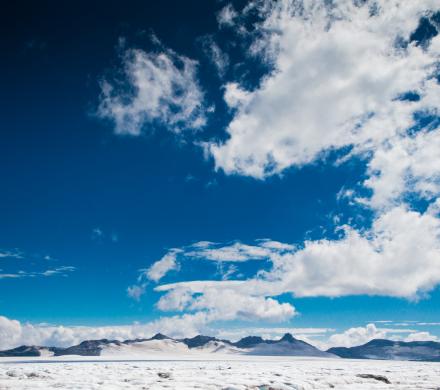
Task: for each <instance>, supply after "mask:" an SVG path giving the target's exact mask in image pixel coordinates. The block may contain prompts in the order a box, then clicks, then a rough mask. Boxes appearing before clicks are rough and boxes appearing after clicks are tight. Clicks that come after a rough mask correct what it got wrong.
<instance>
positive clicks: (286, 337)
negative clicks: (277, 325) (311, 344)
mask: <svg viewBox="0 0 440 390" xmlns="http://www.w3.org/2000/svg"><path fill="white" fill-rule="evenodd" d="M280 341H287V342H288V343H293V342H295V341H296V338H295V337H293V336H292V335H291V334H290V333H286V334H284V336H283V337H282V338H281V339H280Z"/></svg>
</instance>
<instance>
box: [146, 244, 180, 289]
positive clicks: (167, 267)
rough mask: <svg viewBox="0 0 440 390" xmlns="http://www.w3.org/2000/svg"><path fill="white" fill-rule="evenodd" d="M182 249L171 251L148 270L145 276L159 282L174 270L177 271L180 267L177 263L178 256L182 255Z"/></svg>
mask: <svg viewBox="0 0 440 390" xmlns="http://www.w3.org/2000/svg"><path fill="white" fill-rule="evenodd" d="M180 252H181V250H180V249H171V250H170V251H169V252H168V253H167V254H166V255H165V256H163V257H162V258H161V259H160V260H158V261H156V262H155V263H154V264H153V265H152V266H151V267H150V268H148V269H147V270H146V271H145V272H144V273H143V275H144V276H146V277H147V279H149V280H153V281H155V282H158V281H159V280H160V279H162V278H163V277H164V276H165V275H166V274H167V273H168V272H170V271H172V270H177V269H178V268H179V265H178V263H177V261H176V257H177V254H178V253H180Z"/></svg>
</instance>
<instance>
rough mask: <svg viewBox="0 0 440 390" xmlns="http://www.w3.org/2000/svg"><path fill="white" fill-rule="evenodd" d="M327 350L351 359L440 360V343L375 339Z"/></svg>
mask: <svg viewBox="0 0 440 390" xmlns="http://www.w3.org/2000/svg"><path fill="white" fill-rule="evenodd" d="M327 352H329V353H332V354H334V355H337V356H339V357H342V358H349V359H384V360H420V361H439V362H440V343H437V342H435V341H411V342H405V341H392V340H383V339H375V340H371V341H369V342H368V343H366V344H364V345H359V346H357V347H351V348H345V347H336V348H330V349H329V350H328V351H327Z"/></svg>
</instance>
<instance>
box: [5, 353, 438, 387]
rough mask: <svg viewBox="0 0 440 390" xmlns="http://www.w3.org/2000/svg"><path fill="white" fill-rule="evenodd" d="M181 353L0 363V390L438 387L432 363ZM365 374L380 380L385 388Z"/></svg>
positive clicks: (45, 358) (434, 367) (46, 358)
mask: <svg viewBox="0 0 440 390" xmlns="http://www.w3.org/2000/svg"><path fill="white" fill-rule="evenodd" d="M148 347H150V345H148ZM171 347H173V346H172V345H171ZM182 356H185V359H181V355H180V354H174V355H172V356H171V355H168V356H167V352H163V351H159V352H152V354H151V356H150V360H147V359H145V354H144V360H136V356H132V358H131V359H127V360H116V359H112V358H111V356H109V355H108V356H103V357H96V358H93V357H88V358H85V357H80V356H65V357H62V358H59V357H39V358H27V359H26V360H24V359H23V358H12V359H11V358H0V389H1V390H6V389H28V390H31V389H32V390H33V389H75V390H81V389H84V390H85V389H87V390H90V389H103V390H107V389H108V390H116V389H139V390H141V389H153V390H155V389H157V390H161V389H179V390H185V389H196V388H198V389H206V390H210V389H221V390H269V389H272V390H287V389H289V390H292V389H296V390H307V389H331V388H334V389H356V390H363V389H365V390H367V389H368V390H370V389H372V390H374V389H393V390H394V389H407V390H415V389H424V390H428V389H432V390H434V389H438V388H439V386H440V382H439V378H440V364H439V363H426V362H407V361H379V360H350V359H326V358H304V357H301V358H300V357H285V356H284V357H282V356H273V357H267V356H264V357H263V356H243V355H234V354H229V355H227V354H225V355H221V354H218V353H216V354H215V355H209V354H206V353H200V354H199V355H197V354H195V353H193V354H191V355H185V354H183V355H182ZM158 357H160V359H159V358H158ZM176 357H177V358H178V360H172V359H176ZM371 375H374V376H376V378H377V377H378V376H383V377H386V378H387V379H388V380H389V381H390V382H391V384H387V383H384V382H383V381H380V380H378V379H374V378H372V377H371ZM362 376H363V377H362Z"/></svg>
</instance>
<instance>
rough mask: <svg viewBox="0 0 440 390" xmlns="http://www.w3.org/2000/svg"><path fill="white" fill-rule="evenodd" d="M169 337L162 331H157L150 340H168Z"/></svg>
mask: <svg viewBox="0 0 440 390" xmlns="http://www.w3.org/2000/svg"><path fill="white" fill-rule="evenodd" d="M166 339H169V337H168V336H165V335H164V334H162V333H156V334H155V335H154V336H153V337H152V338H151V339H150V340H166Z"/></svg>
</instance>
